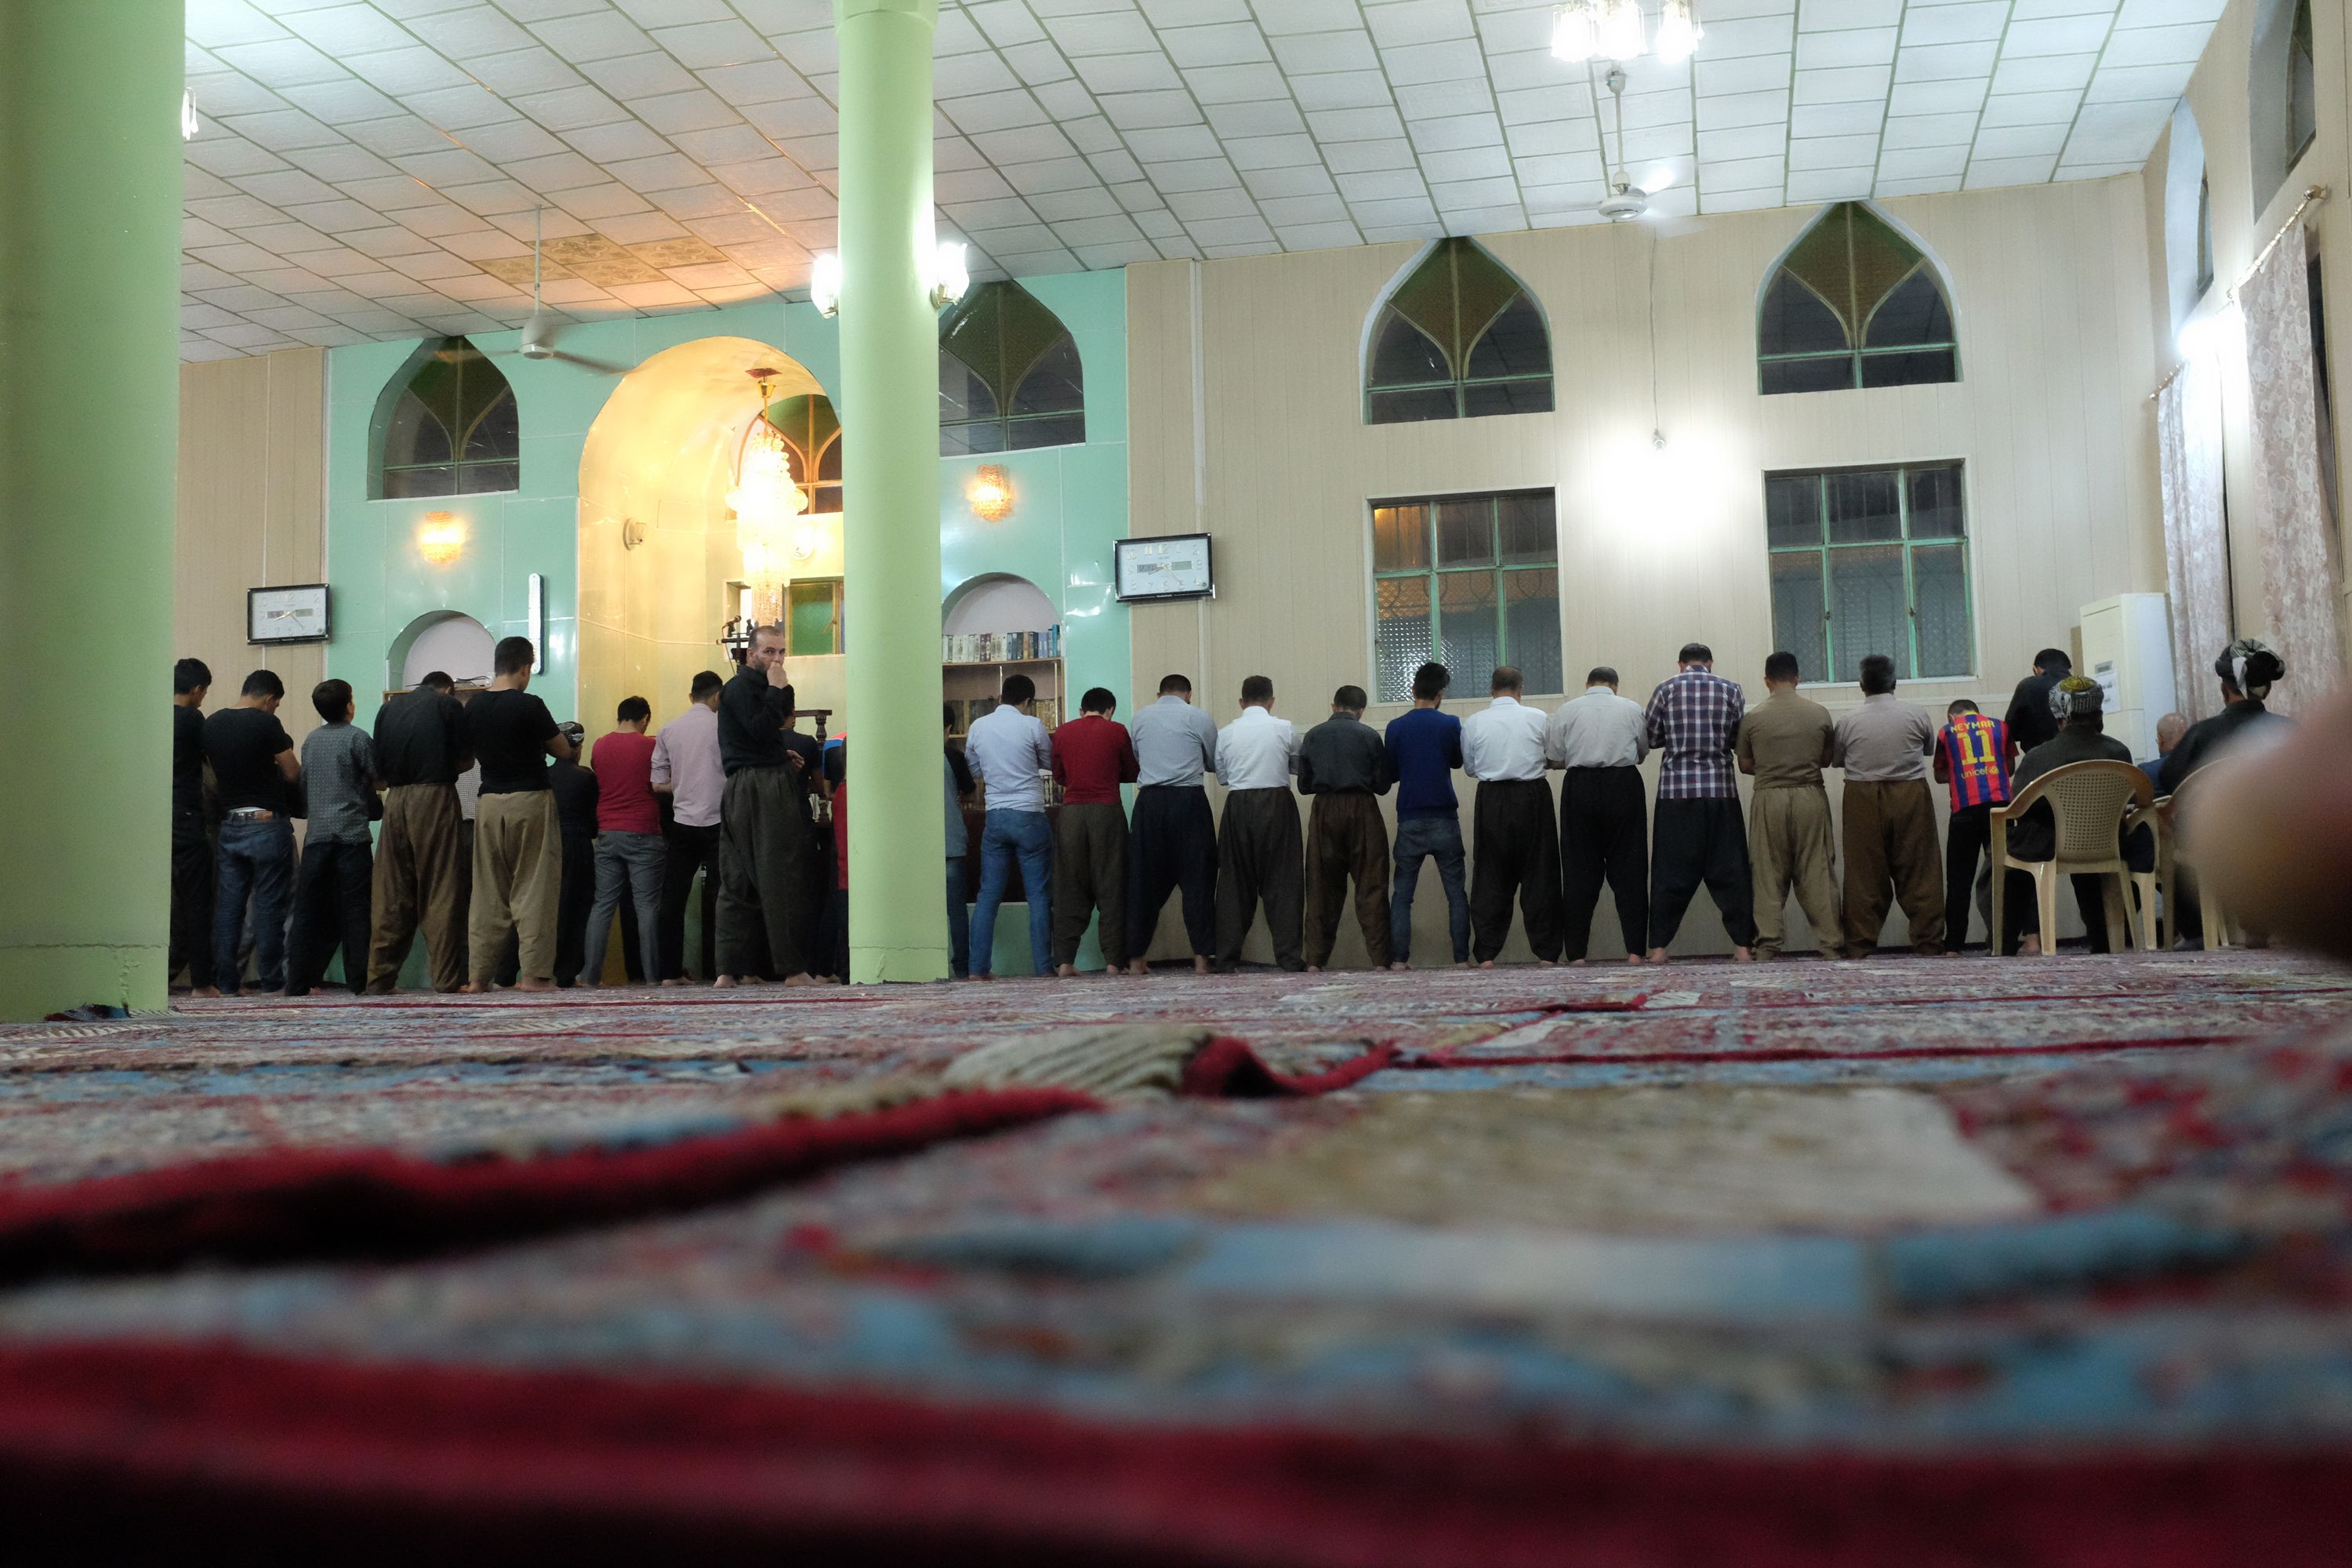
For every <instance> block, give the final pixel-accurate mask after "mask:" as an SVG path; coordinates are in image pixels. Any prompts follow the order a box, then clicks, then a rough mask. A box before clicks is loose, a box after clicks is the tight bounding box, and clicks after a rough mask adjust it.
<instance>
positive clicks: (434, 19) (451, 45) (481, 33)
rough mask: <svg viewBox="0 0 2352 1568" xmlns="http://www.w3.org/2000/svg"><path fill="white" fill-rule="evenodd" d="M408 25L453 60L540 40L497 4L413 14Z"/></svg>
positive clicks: (469, 58) (467, 58)
mask: <svg viewBox="0 0 2352 1568" xmlns="http://www.w3.org/2000/svg"><path fill="white" fill-rule="evenodd" d="M406 26H407V28H408V30H409V31H410V32H412V33H414V34H415V35H416V36H417V37H419V38H422V39H423V40H424V41H425V42H426V43H428V44H430V45H432V46H433V47H435V48H436V49H438V50H440V51H441V52H442V53H443V54H445V55H447V56H448V57H449V58H451V59H453V60H467V61H470V60H471V59H472V58H473V57H475V56H476V55H490V54H499V53H501V52H503V51H505V50H508V49H524V48H529V47H531V46H532V45H533V44H535V43H536V42H537V41H538V40H537V39H535V38H533V37H531V35H530V34H529V33H527V32H525V31H523V30H522V28H521V27H520V26H517V25H516V24H515V22H514V21H513V19H512V18H510V17H509V16H507V14H506V13H505V12H503V11H501V10H499V8H498V7H497V6H496V5H461V6H459V7H457V9H455V10H446V11H436V12H434V13H432V14H430V15H427V16H412V17H410V18H409V19H408V22H407V24H406Z"/></svg>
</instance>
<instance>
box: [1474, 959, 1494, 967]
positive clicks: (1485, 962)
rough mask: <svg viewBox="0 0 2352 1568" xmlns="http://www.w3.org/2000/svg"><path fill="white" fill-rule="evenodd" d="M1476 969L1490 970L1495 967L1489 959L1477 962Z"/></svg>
mask: <svg viewBox="0 0 2352 1568" xmlns="http://www.w3.org/2000/svg"><path fill="white" fill-rule="evenodd" d="M1478 967H1479V968H1481V969H1492V968H1494V967H1495V961H1494V960H1493V959H1491V958H1482V959H1480V960H1479V961H1478Z"/></svg>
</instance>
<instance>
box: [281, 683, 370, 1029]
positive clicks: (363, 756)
mask: <svg viewBox="0 0 2352 1568" xmlns="http://www.w3.org/2000/svg"><path fill="white" fill-rule="evenodd" d="M310 705H311V706H312V707H314V708H316V709H317V710H319V717H320V718H321V719H323V720H325V721H326V722H325V723H324V724H322V725H320V727H319V728H318V729H316V730H313V731H310V734H308V735H306V736H305V737H303V740H302V792H303V796H304V801H305V806H306V809H307V811H308V814H309V817H310V827H309V829H308V831H306V832H305V833H304V834H303V836H302V865H301V868H300V869H299V871H298V872H297V873H296V874H295V880H294V921H293V933H292V936H293V941H292V944H291V946H290V948H289V952H288V955H287V963H286V994H288V995H289V996H305V995H308V994H310V988H311V987H312V986H314V985H316V984H319V983H320V980H321V979H323V978H324V977H325V974H326V972H327V962H328V960H329V959H331V957H333V956H334V952H335V946H336V943H337V942H338V941H339V940H340V942H341V945H342V950H343V984H345V985H347V986H349V987H351V990H352V994H353V995H358V994H361V993H362V992H363V991H365V990H366V989H367V969H368V900H369V895H370V892H371V889H373V886H374V881H375V857H374V855H373V853H372V852H371V850H370V849H369V847H368V821H369V819H370V817H371V816H373V814H374V812H375V810H376V805H375V800H376V789H377V778H376V766H375V742H373V740H371V739H370V738H369V736H368V732H367V731H365V730H362V729H361V728H360V727H359V726H358V725H356V724H354V723H352V686H351V682H350V681H348V680H322V681H320V683H319V684H318V685H317V686H316V687H314V688H313V689H311V692H310Z"/></svg>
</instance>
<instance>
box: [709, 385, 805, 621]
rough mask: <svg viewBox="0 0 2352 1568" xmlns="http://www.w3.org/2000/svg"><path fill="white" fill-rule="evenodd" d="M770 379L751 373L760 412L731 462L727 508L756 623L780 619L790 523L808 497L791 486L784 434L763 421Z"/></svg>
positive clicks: (788, 563)
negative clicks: (732, 470) (732, 481)
mask: <svg viewBox="0 0 2352 1568" xmlns="http://www.w3.org/2000/svg"><path fill="white" fill-rule="evenodd" d="M751 374H752V376H753V378H754V379H756V380H757V381H758V382H759V384H760V412H759V413H758V414H756V415H754V416H752V418H751V427H750V428H749V429H747V430H746V431H744V433H743V447H742V450H741V452H740V454H739V455H738V456H737V458H736V460H735V488H734V489H730V490H729V491H728V492H727V504H728V505H729V506H730V507H732V508H733V509H734V510H735V542H736V545H737V547H738V548H740V550H741V551H742V552H743V580H744V581H745V582H747V583H749V584H751V591H752V598H753V602H754V609H753V614H754V616H756V617H757V618H758V619H759V620H761V621H762V622H771V621H775V620H780V619H782V616H783V601H784V584H785V583H786V581H787V580H789V579H790V577H791V576H792V566H791V563H792V558H793V554H794V553H795V552H794V544H795V541H794V539H793V519H794V518H796V517H798V516H799V515H800V514H801V513H802V512H803V510H806V509H807V507H808V496H807V494H806V492H804V491H803V489H801V487H800V486H799V485H797V484H795V483H793V458H792V451H791V449H790V448H789V447H786V446H785V444H784V433H783V432H782V430H779V429H777V428H776V427H775V426H774V425H773V424H772V423H770V421H769V419H768V384H769V380H770V378H772V376H774V374H776V373H775V372H774V371H772V370H765V369H762V370H755V371H753V372H752V373H751Z"/></svg>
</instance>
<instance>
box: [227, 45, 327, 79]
mask: <svg viewBox="0 0 2352 1568" xmlns="http://www.w3.org/2000/svg"><path fill="white" fill-rule="evenodd" d="M220 58H221V59H223V60H224V61H226V63H227V64H229V65H232V66H235V67H236V68H237V69H238V70H241V71H243V72H245V73H246V74H247V76H250V77H252V78H253V79H255V80H256V81H258V82H260V83H262V84H263V85H264V86H266V87H273V88H284V87H299V86H301V85H303V84H304V83H306V82H320V81H338V80H342V79H346V78H347V76H348V74H349V73H347V72H346V71H345V70H344V69H343V68H342V67H341V66H339V65H337V64H336V63H335V62H334V61H333V60H331V59H330V58H328V57H327V56H325V55H323V54H321V53H320V52H319V51H318V50H317V49H314V48H312V47H310V45H309V44H306V43H304V42H303V41H302V40H301V39H299V38H273V39H270V40H269V41H268V42H266V43H258V44H234V45H231V46H229V47H226V48H224V49H223V50H221V52H220Z"/></svg>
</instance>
